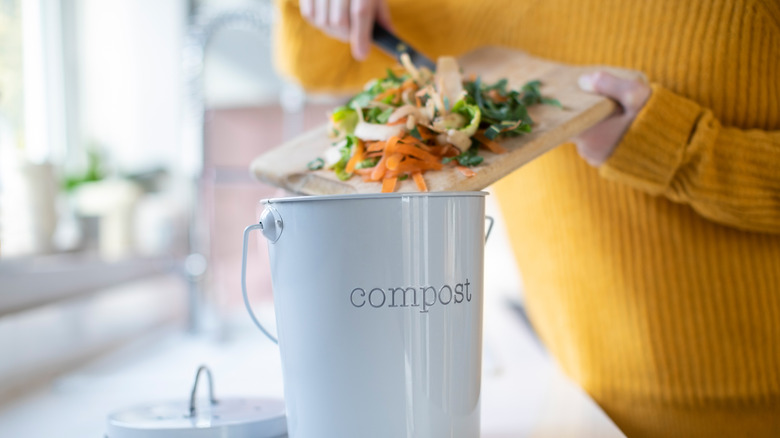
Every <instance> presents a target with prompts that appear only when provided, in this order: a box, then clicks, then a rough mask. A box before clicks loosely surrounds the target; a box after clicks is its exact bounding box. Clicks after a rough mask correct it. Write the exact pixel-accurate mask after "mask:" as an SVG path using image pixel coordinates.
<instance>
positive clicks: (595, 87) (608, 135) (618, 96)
mask: <svg viewBox="0 0 780 438" xmlns="http://www.w3.org/2000/svg"><path fill="white" fill-rule="evenodd" d="M579 85H580V88H582V89H583V90H585V91H590V92H594V93H598V94H601V95H604V96H607V97H610V98H612V99H614V100H616V101H617V103H618V104H619V105H620V108H619V109H618V111H616V112H615V113H614V114H612V115H611V116H609V117H608V118H607V119H605V120H604V121H603V122H601V123H599V124H598V125H596V126H594V127H592V128H590V129H589V130H587V131H585V132H583V133H582V134H580V135H578V136H577V137H575V138H573V139H572V140H573V141H574V143H575V144H576V145H577V152H578V153H579V154H580V156H582V158H584V159H585V161H587V162H588V163H589V164H590V165H591V166H600V165H601V164H602V163H604V162H605V161H607V158H609V156H610V155H612V152H613V151H614V150H615V147H617V145H618V143H620V139H621V138H623V134H625V133H626V131H627V130H628V127H629V126H631V122H633V121H634V118H635V117H636V115H637V114H639V111H640V110H641V109H642V107H644V106H645V103H646V102H647V99H648V98H650V93H651V89H650V87H649V86H648V85H646V84H644V83H642V82H640V81H638V80H630V79H621V78H618V77H616V76H614V75H611V74H609V73H606V72H603V71H601V72H596V73H592V74H587V75H583V76H581V77H580V79H579Z"/></svg>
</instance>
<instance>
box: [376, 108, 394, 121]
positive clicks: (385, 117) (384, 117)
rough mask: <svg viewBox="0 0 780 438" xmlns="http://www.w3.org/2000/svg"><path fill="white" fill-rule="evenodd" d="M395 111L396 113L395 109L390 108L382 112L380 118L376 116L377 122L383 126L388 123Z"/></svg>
mask: <svg viewBox="0 0 780 438" xmlns="http://www.w3.org/2000/svg"><path fill="white" fill-rule="evenodd" d="M393 111H395V109H394V108H388V109H386V110H384V111H382V112H381V113H379V115H378V116H376V121H377V122H378V123H382V124H384V123H387V121H388V120H389V119H390V116H391V115H392V114H393Z"/></svg>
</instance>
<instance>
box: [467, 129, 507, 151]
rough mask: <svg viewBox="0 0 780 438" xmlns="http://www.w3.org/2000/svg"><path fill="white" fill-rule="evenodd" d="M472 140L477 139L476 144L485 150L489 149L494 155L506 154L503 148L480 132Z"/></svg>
mask: <svg viewBox="0 0 780 438" xmlns="http://www.w3.org/2000/svg"><path fill="white" fill-rule="evenodd" d="M474 138H475V139H477V141H478V142H480V143H482V144H483V145H485V146H487V148H488V149H490V151H491V152H493V153H494V154H503V153H504V152H506V149H504V147H503V146H501V145H500V144H498V143H496V142H495V141H493V140H491V139H489V138H487V137H485V134H484V133H482V132H478V133H476V134H474Z"/></svg>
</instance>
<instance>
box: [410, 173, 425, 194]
mask: <svg viewBox="0 0 780 438" xmlns="http://www.w3.org/2000/svg"><path fill="white" fill-rule="evenodd" d="M412 178H414V182H415V184H417V190H419V191H421V192H427V191H428V186H426V185H425V179H424V178H423V176H422V172H421V171H419V170H418V171H416V172H412Z"/></svg>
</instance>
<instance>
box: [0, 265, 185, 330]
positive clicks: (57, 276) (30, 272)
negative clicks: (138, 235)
mask: <svg viewBox="0 0 780 438" xmlns="http://www.w3.org/2000/svg"><path fill="white" fill-rule="evenodd" d="M174 267H175V261H174V260H172V259H169V258H163V257H135V258H128V259H122V260H117V261H107V260H104V259H101V258H100V257H99V256H97V255H96V254H94V253H66V254H57V255H50V256H42V257H35V258H24V259H18V260H15V259H10V260H2V261H0V280H2V292H1V293H0V317H3V316H5V315H8V314H11V313H16V312H21V311H25V310H29V309H32V308H35V307H39V306H42V305H47V304H50V303H53V302H57V301H62V300H65V299H70V298H75V297H79V296H85V295H88V294H91V293H94V292H95V291H99V290H102V289H105V288H107V287H111V286H116V285H118V284H122V283H126V282H129V281H132V280H137V279H140V278H143V277H148V276H152V275H155V274H162V273H165V272H169V271H171V270H172V269H173V268H174Z"/></svg>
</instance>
